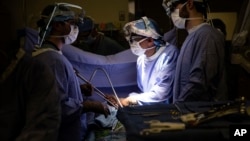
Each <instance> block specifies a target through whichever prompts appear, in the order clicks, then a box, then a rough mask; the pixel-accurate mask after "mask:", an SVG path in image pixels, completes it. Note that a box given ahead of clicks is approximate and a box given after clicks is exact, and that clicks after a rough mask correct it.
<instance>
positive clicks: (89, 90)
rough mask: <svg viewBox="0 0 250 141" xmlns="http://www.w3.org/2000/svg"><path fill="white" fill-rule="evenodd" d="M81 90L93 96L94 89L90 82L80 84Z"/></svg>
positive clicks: (85, 94)
mask: <svg viewBox="0 0 250 141" xmlns="http://www.w3.org/2000/svg"><path fill="white" fill-rule="evenodd" d="M80 88H81V92H82V94H83V95H84V96H91V95H92V93H93V91H94V89H93V87H92V85H91V84H90V83H85V84H81V85H80Z"/></svg>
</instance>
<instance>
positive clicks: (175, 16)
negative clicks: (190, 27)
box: [171, 9, 186, 29]
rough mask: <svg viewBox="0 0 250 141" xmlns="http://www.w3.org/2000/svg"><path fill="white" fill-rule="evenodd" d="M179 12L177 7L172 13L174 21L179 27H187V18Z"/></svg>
mask: <svg viewBox="0 0 250 141" xmlns="http://www.w3.org/2000/svg"><path fill="white" fill-rule="evenodd" d="M179 13H180V10H179V9H175V10H174V12H172V13H171V18H172V21H173V23H174V25H175V26H176V27H177V28H179V29H185V23H186V18H181V17H180V16H179Z"/></svg>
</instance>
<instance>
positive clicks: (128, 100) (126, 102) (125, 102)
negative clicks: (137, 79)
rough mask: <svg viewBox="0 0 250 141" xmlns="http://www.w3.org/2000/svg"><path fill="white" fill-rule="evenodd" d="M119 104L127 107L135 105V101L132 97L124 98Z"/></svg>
mask: <svg viewBox="0 0 250 141" xmlns="http://www.w3.org/2000/svg"><path fill="white" fill-rule="evenodd" d="M119 100H120V101H121V104H122V105H123V106H129V105H137V104H138V103H137V100H136V99H134V98H133V97H130V96H129V97H126V98H120V99H119Z"/></svg>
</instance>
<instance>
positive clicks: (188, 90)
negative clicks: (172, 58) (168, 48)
mask: <svg viewBox="0 0 250 141" xmlns="http://www.w3.org/2000/svg"><path fill="white" fill-rule="evenodd" d="M223 70H224V37H223V36H222V34H221V33H219V32H218V31H217V30H216V29H214V28H213V27H211V26H210V25H208V24H206V23H203V24H201V25H199V26H197V27H195V28H194V29H191V30H190V31H189V35H188V36H187V38H186V40H185V42H184V43H183V45H182V48H181V51H180V55H179V57H178V61H177V65H176V75H175V84H174V102H183V101H197V100H202V101H211V100H213V99H214V97H215V96H216V94H217V91H218V85H219V83H221V82H223V81H222V78H223V77H222V74H223Z"/></svg>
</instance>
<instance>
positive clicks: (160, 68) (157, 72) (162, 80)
mask: <svg viewBox="0 0 250 141" xmlns="http://www.w3.org/2000/svg"><path fill="white" fill-rule="evenodd" d="M178 54H179V50H178V49H177V48H176V47H175V46H173V45H170V44H168V45H167V46H164V47H160V48H159V50H158V51H157V52H156V53H155V54H154V55H153V56H151V57H146V56H145V55H142V56H139V57H138V59H137V83H138V87H139V88H140V90H141V93H131V94H130V96H131V97H133V98H135V99H136V100H137V101H138V103H139V104H140V103H142V104H143V103H144V104H151V103H158V102H169V101H171V99H172V95H173V82H174V74H175V67H176V62H177V57H178Z"/></svg>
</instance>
